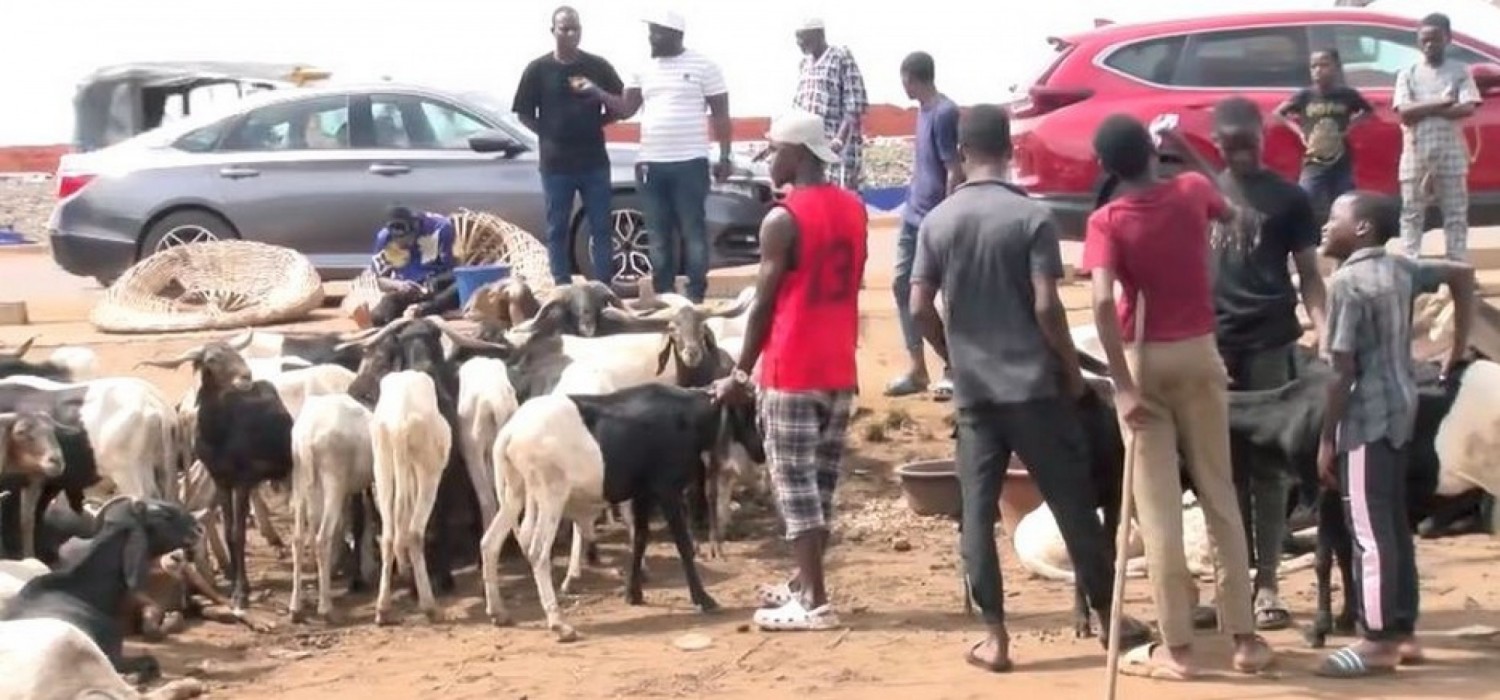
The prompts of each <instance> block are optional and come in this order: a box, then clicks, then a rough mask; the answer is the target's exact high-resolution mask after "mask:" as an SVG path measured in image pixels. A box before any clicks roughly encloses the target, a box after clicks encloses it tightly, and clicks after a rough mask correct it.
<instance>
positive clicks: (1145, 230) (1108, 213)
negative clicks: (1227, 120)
mask: <svg viewBox="0 0 1500 700" xmlns="http://www.w3.org/2000/svg"><path fill="white" fill-rule="evenodd" d="M1226 207H1227V205H1226V204H1225V202H1224V197H1223V196H1222V195H1220V194H1219V191H1218V189H1216V188H1215V187H1214V184H1213V183H1212V182H1210V181H1209V180H1208V178H1207V177H1204V176H1203V175H1202V174H1200V173H1196V172H1186V173H1182V174H1180V175H1178V176H1176V177H1174V178H1172V179H1170V180H1166V181H1163V182H1161V183H1158V184H1157V185H1156V186H1154V187H1152V188H1150V189H1147V190H1143V191H1139V192H1129V193H1125V194H1121V195H1118V196H1116V197H1115V198H1114V199H1113V200H1111V201H1110V202H1109V203H1108V204H1105V205H1104V206H1102V207H1100V208H1099V209H1097V210H1095V211H1094V213H1092V214H1090V215H1089V219H1088V227H1087V233H1086V234H1085V235H1084V241H1083V265H1082V267H1083V269H1085V270H1101V269H1107V270H1110V271H1111V272H1113V273H1114V275H1115V278H1116V279H1117V280H1119V282H1120V286H1121V287H1122V288H1123V289H1124V292H1125V294H1124V298H1123V299H1119V300H1118V302H1117V308H1118V309H1119V321H1120V332H1121V339H1122V340H1124V341H1125V342H1127V343H1130V342H1135V341H1136V337H1135V314H1136V295H1137V292H1140V293H1141V294H1142V295H1143V296H1144V297H1145V300H1146V317H1145V338H1144V340H1145V341H1146V342H1157V343H1163V342H1173V341H1178V340H1187V339H1189V338H1197V337H1199V336H1204V335H1210V334H1212V333H1213V332H1214V299H1213V287H1212V282H1211V281H1210V271H1209V243H1208V235H1209V232H1208V227H1209V222H1210V221H1211V220H1214V219H1217V218H1219V217H1220V216H1222V215H1223V213H1224V212H1225V211H1226Z"/></svg>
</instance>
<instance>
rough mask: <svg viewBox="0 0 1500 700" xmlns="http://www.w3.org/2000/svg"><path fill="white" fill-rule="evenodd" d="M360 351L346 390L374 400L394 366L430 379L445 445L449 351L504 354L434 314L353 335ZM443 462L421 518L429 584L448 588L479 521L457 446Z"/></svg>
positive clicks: (472, 556) (454, 389) (451, 392)
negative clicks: (428, 514) (427, 514)
mask: <svg viewBox="0 0 1500 700" xmlns="http://www.w3.org/2000/svg"><path fill="white" fill-rule="evenodd" d="M445 337H446V338H447V339H448V340H449V341H451V342H452V343H453V351H452V353H445V352H444V350H443V343H442V341H443V338H445ZM349 342H350V343H351V346H352V347H359V348H361V350H362V352H363V358H364V359H362V360H361V362H360V369H359V372H358V373H357V375H356V377H355V380H354V382H353V383H352V384H350V385H349V395H350V396H352V397H354V398H355V399H356V400H357V401H359V402H360V403H362V404H364V405H365V406H366V407H369V408H372V409H373V407H374V406H375V405H376V404H377V402H378V401H379V398H380V395H381V378H382V377H384V376H385V375H387V374H390V373H392V372H397V371H418V372H423V373H425V374H427V375H428V376H429V377H431V378H432V381H433V384H434V386H435V387H436V392H437V394H436V395H437V408H438V412H439V415H441V416H442V418H443V420H444V422H445V423H446V424H447V425H448V431H449V440H450V445H451V444H452V443H453V442H456V441H455V440H453V438H452V435H453V433H454V432H455V431H457V430H458V429H459V428H458V426H459V421H458V401H457V396H458V393H459V380H458V371H457V367H456V366H455V362H454V360H453V355H456V354H458V353H461V352H464V351H474V352H496V353H507V352H510V351H511V350H512V348H511V347H510V346H509V345H501V344H496V343H488V342H485V341H482V340H478V339H475V338H470V337H466V336H464V335H462V334H460V333H458V332H457V331H455V330H453V329H452V328H451V327H450V326H448V324H447V323H445V322H444V321H443V320H442V319H441V318H438V317H435V316H433V317H424V318H402V319H397V320H396V321H394V322H392V323H390V324H388V325H386V326H385V327H383V328H381V329H380V330H379V331H377V332H375V333H372V334H370V335H368V336H365V337H362V338H360V339H359V340H354V341H349ZM447 460H448V462H447V464H448V466H447V467H446V468H445V469H444V470H443V472H442V480H441V482H440V483H439V485H438V496H437V503H438V505H437V506H436V509H435V510H436V512H437V514H438V517H435V518H428V519H427V534H426V537H425V541H426V547H427V550H426V552H425V559H426V561H427V563H428V571H427V573H428V575H429V576H431V577H432V582H433V584H434V588H435V589H436V590H437V591H439V592H443V593H446V592H448V591H451V590H452V589H453V575H452V571H453V569H454V568H456V567H457V566H461V565H463V563H464V562H466V561H468V560H477V559H478V557H477V554H478V551H477V550H478V546H477V545H478V541H479V535H480V533H481V532H482V531H483V529H484V524H483V522H482V520H481V518H480V515H479V501H478V497H477V495H476V494H475V490H474V488H473V486H472V484H470V483H469V478H468V475H467V473H466V471H465V469H464V466H463V455H462V453H461V451H460V450H454V449H450V450H449V455H448V457H447ZM440 533H441V534H440Z"/></svg>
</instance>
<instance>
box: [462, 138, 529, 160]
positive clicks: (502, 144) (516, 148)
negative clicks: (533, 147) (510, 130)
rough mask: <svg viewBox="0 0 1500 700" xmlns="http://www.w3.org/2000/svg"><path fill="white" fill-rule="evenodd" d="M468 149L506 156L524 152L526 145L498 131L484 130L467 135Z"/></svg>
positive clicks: (511, 156)
mask: <svg viewBox="0 0 1500 700" xmlns="http://www.w3.org/2000/svg"><path fill="white" fill-rule="evenodd" d="M469 150H472V151H474V152H475V153H499V154H501V155H503V156H505V157H506V158H514V157H515V156H517V155H519V154H522V153H525V152H526V150H527V149H526V146H525V144H522V143H521V142H520V141H517V140H515V139H514V138H511V137H510V136H509V135H507V134H504V133H501V132H499V131H486V132H482V133H479V134H475V135H473V136H470V137H469Z"/></svg>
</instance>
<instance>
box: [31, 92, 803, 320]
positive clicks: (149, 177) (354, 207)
mask: <svg viewBox="0 0 1500 700" xmlns="http://www.w3.org/2000/svg"><path fill="white" fill-rule="evenodd" d="M636 150H637V149H636V148H635V147H634V146H633V145H615V144H612V145H610V147H609V153H610V161H611V163H612V167H613V170H614V172H613V179H614V191H615V195H614V201H613V206H612V211H611V212H609V216H610V218H611V221H612V225H613V229H614V268H615V269H614V281H615V283H616V285H617V286H618V287H620V288H621V289H622V290H627V289H631V288H633V287H634V282H635V280H637V279H639V278H641V277H643V276H649V275H650V273H651V260H650V257H649V255H648V254H647V251H648V247H647V241H648V236H649V232H648V231H647V230H646V227H645V218H644V216H643V215H642V213H641V205H640V202H639V200H638V198H637V197H636V195H635V177H634V163H635V153H636ZM705 155H706V154H705ZM752 167H753V166H751V165H750V164H748V163H745V164H742V166H741V167H740V168H738V169H737V173H736V175H735V177H732V178H730V180H729V181H728V182H725V183H722V184H716V185H715V187H714V189H713V191H712V192H711V193H710V195H709V198H708V204H707V215H708V235H709V241H710V251H711V257H712V260H711V264H712V266H713V267H724V266H731V265H741V264H746V263H751V262H754V261H755V260H756V259H757V258H758V256H759V250H760V244H759V228H760V221H761V219H762V217H763V216H764V215H765V213H766V211H767V210H768V209H769V208H770V206H771V205H772V203H773V199H774V192H773V190H772V187H771V185H770V182H769V181H767V180H766V179H765V178H764V177H763V176H761V175H760V174H758V173H756V172H755V171H754V170H752ZM57 179H58V198H59V200H58V204H57V207H56V208H55V210H54V211H53V213H52V219H51V222H50V224H49V228H50V229H51V230H52V256H53V258H54V259H55V260H56V261H57V264H58V265H59V266H61V267H62V268H63V269H64V270H67V271H68V272H70V273H72V274H75V275H82V276H88V277H94V278H96V279H98V280H99V281H100V282H101V283H105V284H107V283H109V282H110V281H112V280H114V279H115V278H116V277H118V276H119V275H120V274H121V273H122V272H124V271H125V270H126V269H127V268H129V267H130V266H131V265H132V264H134V263H135V262H136V261H138V260H140V259H141V258H143V257H146V256H148V255H150V254H151V253H153V252H155V251H158V250H161V249H163V248H165V247H168V246H173V245H181V244H184V243H191V242H195V241H205V240H214V239H228V238H240V239H245V240H254V241H261V242H264V243H271V244H275V245H281V246H286V247H289V248H292V249H294V250H297V251H299V252H301V253H303V254H305V255H307V256H308V258H309V259H310V260H311V261H312V263H313V264H314V265H315V266H316V267H317V268H318V271H319V272H320V273H321V274H322V275H323V277H324V278H325V279H348V278H352V277H354V276H356V275H358V274H359V273H360V272H361V271H362V270H364V269H365V268H366V267H367V265H368V264H369V260H370V254H371V250H372V247H373V241H374V235H375V232H376V231H377V230H378V229H379V228H380V226H381V224H382V223H383V219H384V216H385V213H386V212H387V211H388V210H389V209H390V207H391V205H393V204H397V203H399V204H403V205H406V206H410V207H412V208H418V209H426V210H429V211H437V212H452V211H456V210H458V209H462V208H467V209H474V210H481V211H489V212H493V213H495V214H498V215H500V216H502V217H504V218H505V219H506V220H508V221H511V222H512V223H515V224H516V225H518V226H520V227H522V228H523V229H525V230H527V231H529V232H531V233H532V234H533V235H536V236H538V237H542V236H545V231H546V226H545V223H544V222H545V217H544V206H543V198H542V187H541V180H540V178H539V175H538V170H537V139H536V136H535V134H533V133H531V132H530V131H529V130H528V129H526V128H525V127H523V126H521V125H520V124H519V123H518V122H517V121H515V120H514V118H513V117H511V116H510V115H509V114H508V113H506V112H503V111H502V109H500V108H498V107H497V105H495V104H494V102H493V101H491V100H489V99H488V98H486V97H485V96H483V95H479V94H474V93H450V92H444V91H439V90H434V89H430V88H425V87H417V86H411V85H398V84H393V83H378V84H373V85H359V86H328V87H316V88H294V89H287V90H275V91H269V92H261V93H256V94H253V95H250V96H247V97H245V98H244V99H242V100H240V101H237V102H235V103H233V104H232V105H231V106H230V107H229V108H227V109H221V110H219V111H217V112H209V113H194V114H192V115H189V116H187V117H184V118H182V119H180V120H178V121H174V122H171V123H168V124H165V125H163V126H161V127H159V128H157V129H154V130H152V131H148V132H146V133H143V134H140V135H138V136H135V137H134V138H130V139H128V140H125V141H122V142H120V143H118V144H115V145H113V146H109V147H107V148H104V149H101V150H97V151H92V152H88V153H76V154H70V155H66V156H64V157H63V159H62V162H61V164H60V165H59V167H58V173H57ZM582 214H583V212H582V211H577V212H575V214H574V216H573V221H572V231H573V245H572V263H573V266H574V269H575V270H577V271H578V272H579V273H581V274H590V273H591V272H592V270H590V268H591V267H592V264H591V262H590V258H589V255H588V236H587V235H586V232H585V226H584V221H583V218H582Z"/></svg>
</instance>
